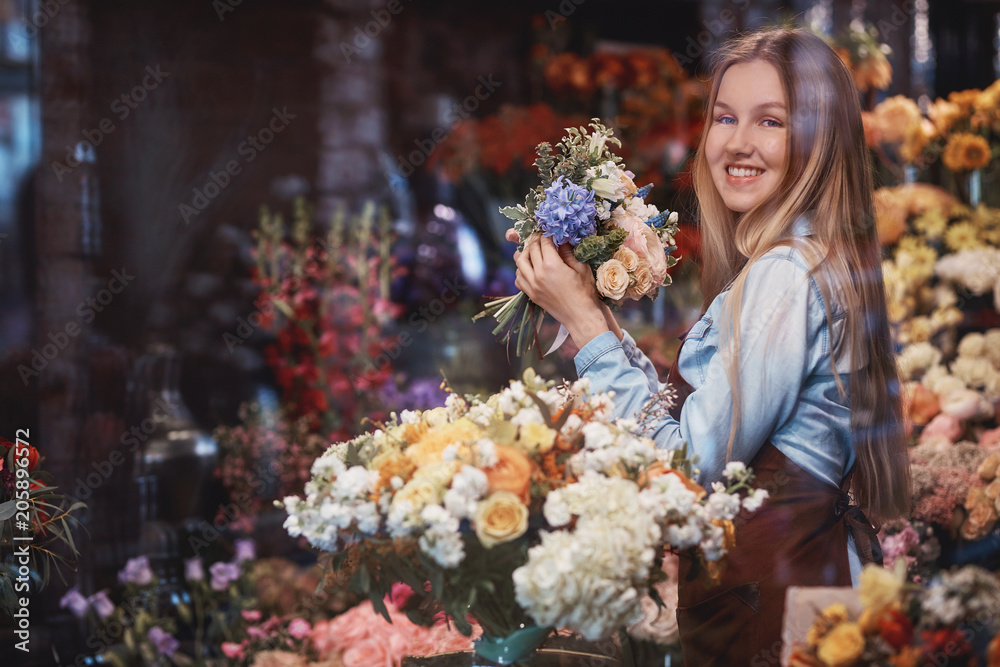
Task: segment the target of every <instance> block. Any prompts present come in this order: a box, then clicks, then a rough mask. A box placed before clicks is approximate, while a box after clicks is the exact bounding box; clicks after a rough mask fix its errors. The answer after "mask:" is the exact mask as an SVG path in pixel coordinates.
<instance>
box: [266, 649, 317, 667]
mask: <svg viewBox="0 0 1000 667" xmlns="http://www.w3.org/2000/svg"><path fill="white" fill-rule="evenodd" d="M253 667H306V659H305V657H304V656H301V655H299V654H298V653H289V652H288V651H262V652H261V653H258V654H257V655H256V656H254V659H253Z"/></svg>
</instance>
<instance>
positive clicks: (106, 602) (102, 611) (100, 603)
mask: <svg viewBox="0 0 1000 667" xmlns="http://www.w3.org/2000/svg"><path fill="white" fill-rule="evenodd" d="M87 602H89V603H90V606H91V607H92V608H93V610H94V611H95V612H97V616H98V617H99V618H101V619H105V618H109V617H110V616H111V614H113V613H115V603H114V602H112V601H111V599H110V598H109V597H108V590H107V589H104V590H103V591H97V592H96V593H94V594H93V595H91V596H90V597H89V598H87Z"/></svg>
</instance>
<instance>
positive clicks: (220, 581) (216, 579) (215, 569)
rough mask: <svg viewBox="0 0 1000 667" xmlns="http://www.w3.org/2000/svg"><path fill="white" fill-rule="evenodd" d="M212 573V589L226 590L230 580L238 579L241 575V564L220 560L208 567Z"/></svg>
mask: <svg viewBox="0 0 1000 667" xmlns="http://www.w3.org/2000/svg"><path fill="white" fill-rule="evenodd" d="M208 571H209V572H210V573H211V574H212V589H213V590H216V591H224V590H226V587H227V586H229V582H231V581H236V579H238V578H239V576H240V566H239V565H236V564H235V563H223V562H222V561H219V562H218V563H215V564H213V565H212V567H210V568H208Z"/></svg>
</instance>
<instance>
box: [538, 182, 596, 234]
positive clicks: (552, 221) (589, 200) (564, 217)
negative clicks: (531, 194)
mask: <svg viewBox="0 0 1000 667" xmlns="http://www.w3.org/2000/svg"><path fill="white" fill-rule="evenodd" d="M535 219H536V220H537V221H538V228H539V229H541V230H542V234H544V235H545V236H548V237H549V238H551V239H552V241H553V242H554V243H555V244H556V245H557V246H560V245H562V244H564V243H567V242H568V243H569V244H570V245H572V246H575V245H576V244H578V243H579V242H580V241H582V240H583V239H585V238H587V237H588V236H593V235H594V233H596V232H597V205H596V204H595V203H594V191H593V190H588V189H587V188H585V187H583V186H580V185H577V184H576V183H573V182H572V181H570V180H568V179H567V178H566V177H565V176H560V177H559V178H557V179H556V180H555V181H553V182H552V185H550V186H549V187H548V188H547V189H546V190H545V199H544V200H543V201H542V203H541V204H539V205H538V208H537V209H535Z"/></svg>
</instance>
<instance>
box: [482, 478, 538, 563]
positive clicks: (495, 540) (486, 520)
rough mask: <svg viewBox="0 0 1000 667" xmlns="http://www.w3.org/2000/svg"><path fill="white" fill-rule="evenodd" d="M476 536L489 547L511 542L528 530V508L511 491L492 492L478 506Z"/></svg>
mask: <svg viewBox="0 0 1000 667" xmlns="http://www.w3.org/2000/svg"><path fill="white" fill-rule="evenodd" d="M475 524H476V537H478V538H479V541H480V542H482V543H483V546H484V547H486V548H487V549H492V548H493V547H494V546H496V545H498V544H503V543H504V542H510V541H511V540H514V539H517V538H518V537H521V536H522V535H524V533H525V531H526V530H528V508H527V507H525V506H524V503H522V502H521V500H520V498H518V497H517V496H516V495H514V494H513V493H511V492H510V491H497V492H496V493H492V494H490V495H489V496H488V497H487V498H486V499H485V500H483V501H482V502H480V503H479V505H478V506H477V507H476V517H475Z"/></svg>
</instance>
